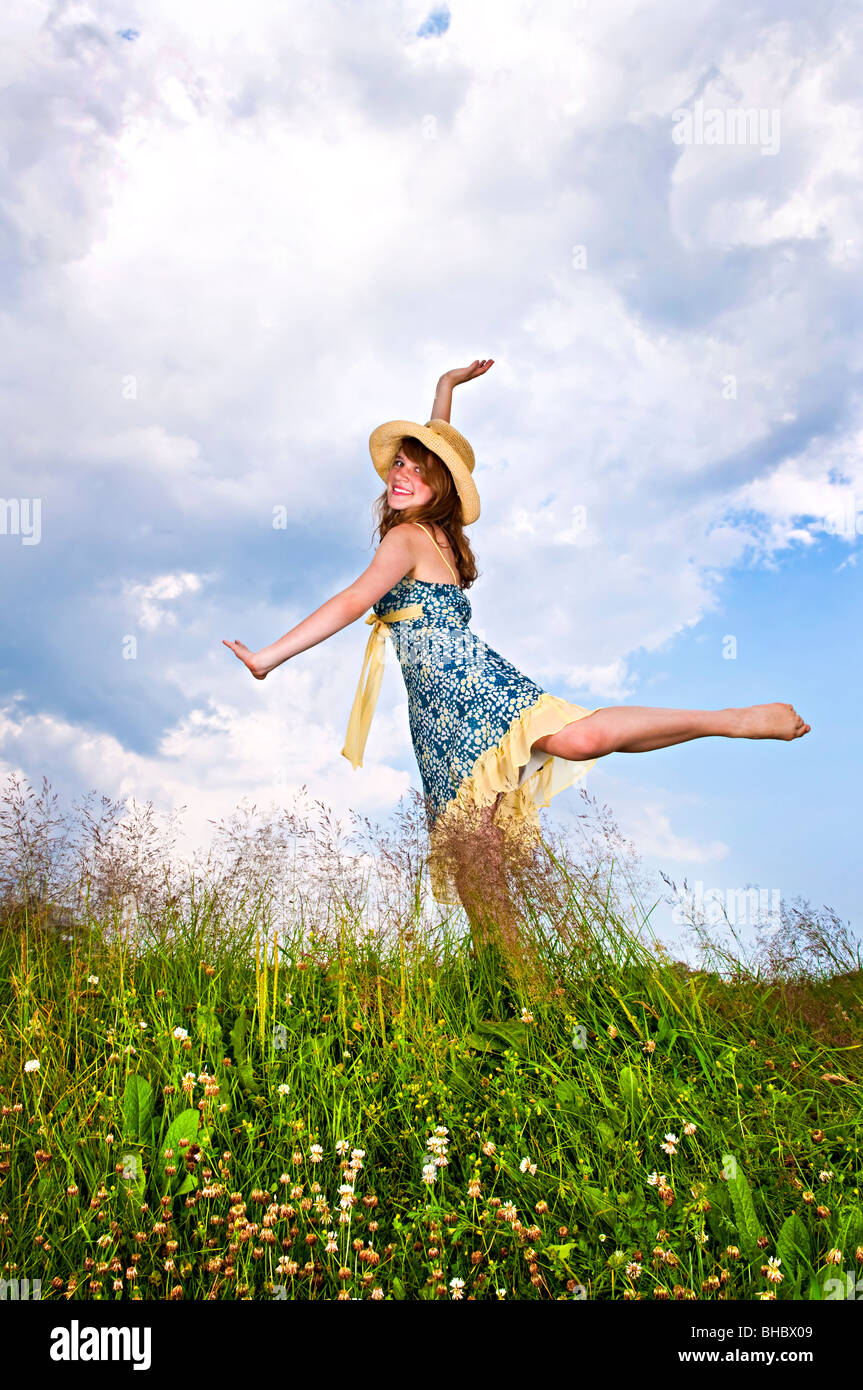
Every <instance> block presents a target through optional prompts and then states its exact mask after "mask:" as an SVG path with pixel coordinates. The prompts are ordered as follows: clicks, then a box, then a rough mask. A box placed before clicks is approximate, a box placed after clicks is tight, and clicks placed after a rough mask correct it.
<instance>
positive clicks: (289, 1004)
mask: <svg viewBox="0 0 863 1390" xmlns="http://www.w3.org/2000/svg"><path fill="white" fill-rule="evenodd" d="M285 1005H286V1006H287V1008H290V1007H291V996H290V995H289V994H286V995H285Z"/></svg>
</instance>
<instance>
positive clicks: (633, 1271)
mask: <svg viewBox="0 0 863 1390" xmlns="http://www.w3.org/2000/svg"><path fill="white" fill-rule="evenodd" d="M626 1273H627V1274H628V1275H629V1277H630V1279H632V1280H633V1282H634V1281H635V1280H637V1279H640V1278H641V1265H640V1264H638V1262H637V1261H636V1260H630V1262H629V1264H628V1265H627V1266H626Z"/></svg>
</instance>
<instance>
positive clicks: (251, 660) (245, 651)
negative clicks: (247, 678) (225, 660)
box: [222, 637, 267, 681]
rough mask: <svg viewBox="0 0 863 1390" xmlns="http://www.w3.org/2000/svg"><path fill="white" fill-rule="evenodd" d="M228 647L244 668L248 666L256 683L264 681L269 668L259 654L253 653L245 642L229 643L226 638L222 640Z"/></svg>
mask: <svg viewBox="0 0 863 1390" xmlns="http://www.w3.org/2000/svg"><path fill="white" fill-rule="evenodd" d="M222 641H223V642H224V644H225V646H226V647H230V649H231V651H232V652H233V653H234V655H235V656H237V657H239V659H240V661H242V663H243V665H244V666H248V668H249V670H250V671H251V673H252V675H253V676H254V678H255V680H256V681H262V680H264V678H265V677H266V675H267V667H265V666H264V664H263V662H262V661H260V659H259V653H258V652H252V651H250V650H249V648H248V647H247V646H246V644H245V643H244V642H239V641H234V642H229V641H228V639H227V638H226V637H223V638H222Z"/></svg>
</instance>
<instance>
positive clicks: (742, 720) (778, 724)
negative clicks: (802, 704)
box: [731, 704, 812, 739]
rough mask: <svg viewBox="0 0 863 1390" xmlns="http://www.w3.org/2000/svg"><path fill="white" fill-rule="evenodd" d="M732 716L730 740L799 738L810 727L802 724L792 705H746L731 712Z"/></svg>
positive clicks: (806, 732) (807, 731)
mask: <svg viewBox="0 0 863 1390" xmlns="http://www.w3.org/2000/svg"><path fill="white" fill-rule="evenodd" d="M732 714H733V715H734V716H735V718H734V730H733V733H732V735H731V737H732V738H784V739H792V738H800V737H802V735H803V734H808V733H809V730H810V728H811V727H812V726H811V725H810V724H805V723H804V722H803V720H802V719H801V718H800V715H799V714H798V713H797V711H796V710H795V708H794V706H793V705H783V704H773V705H747V706H746V707H745V708H744V709H735V710H732Z"/></svg>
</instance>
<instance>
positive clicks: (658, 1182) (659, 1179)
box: [647, 1168, 665, 1187]
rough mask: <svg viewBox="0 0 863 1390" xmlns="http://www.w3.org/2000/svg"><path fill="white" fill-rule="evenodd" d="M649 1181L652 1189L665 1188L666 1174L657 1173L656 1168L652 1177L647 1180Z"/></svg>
mask: <svg viewBox="0 0 863 1390" xmlns="http://www.w3.org/2000/svg"><path fill="white" fill-rule="evenodd" d="M647 1181H648V1182H649V1183H650V1185H651V1187H664V1186H665V1174H664V1173H657V1171H656V1169H655V1168H654V1170H653V1172H652V1173H651V1175H650V1177H649V1178H648V1179H647Z"/></svg>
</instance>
